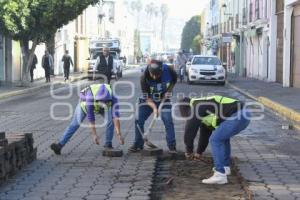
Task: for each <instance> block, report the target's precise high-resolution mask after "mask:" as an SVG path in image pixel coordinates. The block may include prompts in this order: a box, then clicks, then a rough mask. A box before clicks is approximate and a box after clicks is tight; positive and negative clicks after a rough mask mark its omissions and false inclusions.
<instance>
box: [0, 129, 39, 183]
mask: <svg viewBox="0 0 300 200" xmlns="http://www.w3.org/2000/svg"><path fill="white" fill-rule="evenodd" d="M36 155H37V149H36V148H33V137H32V134H31V133H24V134H8V135H6V134H5V132H0V184H1V183H3V182H5V181H6V180H7V179H8V178H9V177H11V176H13V175H15V174H16V172H17V171H18V170H20V169H22V168H23V167H24V166H26V165H27V164H28V163H31V162H32V161H33V160H35V159H36Z"/></svg>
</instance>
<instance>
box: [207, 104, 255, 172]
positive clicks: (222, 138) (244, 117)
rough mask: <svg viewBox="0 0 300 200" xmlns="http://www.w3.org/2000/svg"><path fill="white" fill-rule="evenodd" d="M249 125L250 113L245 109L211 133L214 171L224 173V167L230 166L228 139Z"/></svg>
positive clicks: (210, 140)
mask: <svg viewBox="0 0 300 200" xmlns="http://www.w3.org/2000/svg"><path fill="white" fill-rule="evenodd" d="M249 123H250V113H249V112H248V111H247V110H246V109H242V110H240V111H238V112H236V113H234V114H233V115H232V116H231V119H228V120H226V121H224V122H222V123H221V124H220V126H219V127H218V128H217V129H216V130H214V131H213V133H212V135H211V136H210V139H209V142H210V145H211V151H212V156H213V159H214V167H215V170H216V171H218V172H221V173H225V170H224V167H227V166H228V167H229V166H230V156H231V148H230V138H231V137H233V136H234V135H237V134H238V133H240V132H241V131H242V130H244V129H246V128H247V126H248V125H249Z"/></svg>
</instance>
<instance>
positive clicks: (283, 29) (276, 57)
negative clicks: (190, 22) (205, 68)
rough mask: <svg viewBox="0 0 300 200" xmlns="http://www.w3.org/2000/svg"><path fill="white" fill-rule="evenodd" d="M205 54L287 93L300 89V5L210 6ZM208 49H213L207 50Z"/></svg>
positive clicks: (294, 0)
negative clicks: (290, 90) (288, 89)
mask: <svg viewBox="0 0 300 200" xmlns="http://www.w3.org/2000/svg"><path fill="white" fill-rule="evenodd" d="M209 5H210V9H205V10H203V12H202V13H201V16H205V17H206V18H207V17H209V19H210V21H211V24H208V23H209V22H207V24H206V26H204V25H203V24H202V28H203V27H204V28H205V29H206V30H203V29H202V32H203V35H204V40H203V44H206V45H205V47H203V49H205V50H207V47H209V48H208V49H209V50H210V51H209V52H210V53H211V54H215V55H218V56H220V58H221V59H222V61H223V62H224V63H226V64H227V66H228V70H229V71H231V72H233V73H235V74H236V75H239V76H247V77H251V78H255V79H260V80H265V81H269V82H278V83H280V84H282V85H283V86H284V87H300V56H297V53H298V52H300V51H299V50H300V49H299V47H300V6H299V5H300V0H219V1H217V0H211V1H210V4H209ZM207 44H208V45H207Z"/></svg>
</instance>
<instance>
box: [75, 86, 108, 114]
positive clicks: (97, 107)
mask: <svg viewBox="0 0 300 200" xmlns="http://www.w3.org/2000/svg"><path fill="white" fill-rule="evenodd" d="M103 85H105V88H106V90H107V91H108V93H109V95H110V96H112V89H111V87H110V85H108V84H93V85H90V86H89V87H86V88H84V89H83V90H81V92H86V91H87V90H91V92H92V95H93V100H94V101H93V106H94V113H99V112H100V109H101V108H105V109H107V108H109V107H111V106H112V102H111V101H110V102H107V103H105V104H106V106H103V105H102V103H100V102H98V101H97V100H96V96H97V93H98V91H99V90H100V88H101V86H103ZM86 105H87V103H86V101H81V102H80V106H81V109H82V110H83V111H84V112H85V113H87V109H86Z"/></svg>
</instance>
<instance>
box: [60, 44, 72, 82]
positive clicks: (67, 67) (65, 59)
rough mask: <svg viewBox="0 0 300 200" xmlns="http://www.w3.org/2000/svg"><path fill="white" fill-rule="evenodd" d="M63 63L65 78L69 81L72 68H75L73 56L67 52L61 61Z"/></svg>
mask: <svg viewBox="0 0 300 200" xmlns="http://www.w3.org/2000/svg"><path fill="white" fill-rule="evenodd" d="M61 61H62V62H64V77H65V81H66V80H69V75H70V66H71V65H72V66H74V64H73V61H72V58H71V56H70V55H69V51H68V50H66V51H65V55H64V56H63V57H62V59H61Z"/></svg>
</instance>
